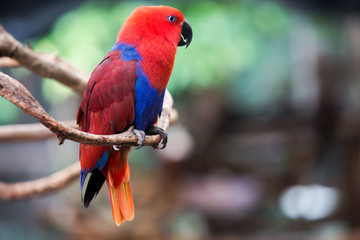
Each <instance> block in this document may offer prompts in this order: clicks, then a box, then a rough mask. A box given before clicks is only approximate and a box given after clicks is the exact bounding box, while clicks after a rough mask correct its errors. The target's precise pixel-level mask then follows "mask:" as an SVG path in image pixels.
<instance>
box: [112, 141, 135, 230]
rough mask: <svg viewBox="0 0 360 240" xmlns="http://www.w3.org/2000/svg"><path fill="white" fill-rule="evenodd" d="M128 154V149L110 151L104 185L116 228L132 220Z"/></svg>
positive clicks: (132, 205) (132, 206)
mask: <svg viewBox="0 0 360 240" xmlns="http://www.w3.org/2000/svg"><path fill="white" fill-rule="evenodd" d="M129 152H130V147H121V149H120V150H119V151H112V152H111V154H110V158H109V166H108V168H107V177H106V183H107V186H108V189H109V196H110V201H111V207H112V213H113V217H114V221H115V224H116V225H117V226H120V224H121V223H123V222H124V221H131V220H132V219H133V218H134V202H133V197H132V193H131V188H130V168H129V164H128V162H127V155H128V153H129Z"/></svg>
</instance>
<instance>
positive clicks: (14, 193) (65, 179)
mask: <svg viewBox="0 0 360 240" xmlns="http://www.w3.org/2000/svg"><path fill="white" fill-rule="evenodd" d="M79 172H80V166H79V163H78V162H76V163H73V164H71V165H70V166H68V167H66V168H64V169H62V170H61V171H58V172H56V173H54V174H52V175H50V176H48V177H44V178H39V179H36V180H32V181H26V182H18V183H3V182H0V198H2V199H4V200H8V201H10V200H19V199H24V198H34V197H39V196H42V195H45V194H49V193H52V192H55V191H57V190H58V189H62V188H65V187H66V186H68V185H69V184H70V183H72V182H73V181H74V180H75V179H78V177H79Z"/></svg>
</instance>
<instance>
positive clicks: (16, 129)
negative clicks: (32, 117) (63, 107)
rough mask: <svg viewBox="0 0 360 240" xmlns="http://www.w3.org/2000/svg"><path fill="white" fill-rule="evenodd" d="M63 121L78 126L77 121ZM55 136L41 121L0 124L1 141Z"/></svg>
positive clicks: (31, 139)
mask: <svg viewBox="0 0 360 240" xmlns="http://www.w3.org/2000/svg"><path fill="white" fill-rule="evenodd" d="M61 123H62V124H64V125H66V126H68V127H73V128H76V127H77V126H76V124H75V121H64V122H61ZM55 136H56V135H55V134H54V133H53V132H51V131H50V130H49V129H47V128H45V127H44V125H42V124H40V123H32V124H31V123H30V124H14V125H6V126H0V142H20V141H37V140H43V139H48V138H53V137H55Z"/></svg>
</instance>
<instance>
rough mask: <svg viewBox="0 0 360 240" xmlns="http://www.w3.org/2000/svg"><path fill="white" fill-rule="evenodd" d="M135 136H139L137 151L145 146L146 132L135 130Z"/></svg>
mask: <svg viewBox="0 0 360 240" xmlns="http://www.w3.org/2000/svg"><path fill="white" fill-rule="evenodd" d="M133 132H134V134H135V135H136V136H137V138H138V142H137V144H138V146H137V147H136V149H139V148H141V147H142V146H143V144H144V141H145V132H144V131H142V130H137V129H134V130H133Z"/></svg>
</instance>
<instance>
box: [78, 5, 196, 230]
mask: <svg viewBox="0 0 360 240" xmlns="http://www.w3.org/2000/svg"><path fill="white" fill-rule="evenodd" d="M191 39H192V29H191V26H190V24H189V23H188V22H187V21H186V19H185V18H184V16H183V14H182V13H181V12H180V11H179V10H177V9H175V8H172V7H167V6H142V7H138V8H136V9H135V10H134V11H133V12H132V13H131V14H130V16H129V17H128V19H127V20H126V21H125V22H124V24H123V26H122V28H121V29H120V32H119V34H118V36H117V39H116V43H115V45H114V47H113V48H112V49H111V51H110V52H109V53H108V54H107V55H106V56H105V58H104V59H103V60H102V61H101V62H100V64H99V65H98V66H97V67H96V68H95V69H94V71H93V72H92V74H91V77H90V79H89V82H88V84H87V86H86V89H85V92H84V94H83V97H82V100H81V103H80V107H79V111H78V114H77V124H79V126H80V128H81V130H82V131H84V132H89V133H93V134H100V135H109V134H116V133H119V132H122V131H125V130H126V129H127V128H129V127H130V126H133V127H134V133H135V134H136V135H137V136H138V139H139V141H138V144H139V147H141V146H142V143H143V141H144V139H145V133H149V134H150V133H151V134H154V133H155V134H160V135H161V136H162V137H163V141H164V142H166V140H167V134H166V132H165V131H164V130H162V129H159V128H155V127H154V126H153V125H154V123H155V122H156V121H157V118H158V117H159V115H160V114H161V111H162V104H163V100H164V93H165V88H166V86H167V83H168V81H169V78H170V75H171V72H172V69H173V66H174V61H175V54H176V50H177V46H186V47H187V46H188V45H189V44H190V42H191ZM129 151H130V147H115V146H113V147H112V146H92V145H88V144H80V163H81V173H80V187H81V192H82V189H83V185H84V182H85V179H86V176H87V174H88V173H91V176H90V179H89V181H88V184H87V188H86V191H85V195H84V198H82V199H83V201H84V206H85V207H88V206H89V204H90V202H91V200H92V199H93V198H94V197H95V196H96V195H97V194H98V192H99V191H100V189H101V187H102V185H103V183H104V182H105V180H106V183H107V186H108V190H109V195H110V201H111V206H112V213H113V217H114V221H115V224H116V225H118V226H119V225H120V224H121V223H122V222H124V221H130V220H132V219H133V217H134V203H133V197H132V193H131V188H130V184H129V181H130V169H129V165H128V162H127V156H128V153H129Z"/></svg>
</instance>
